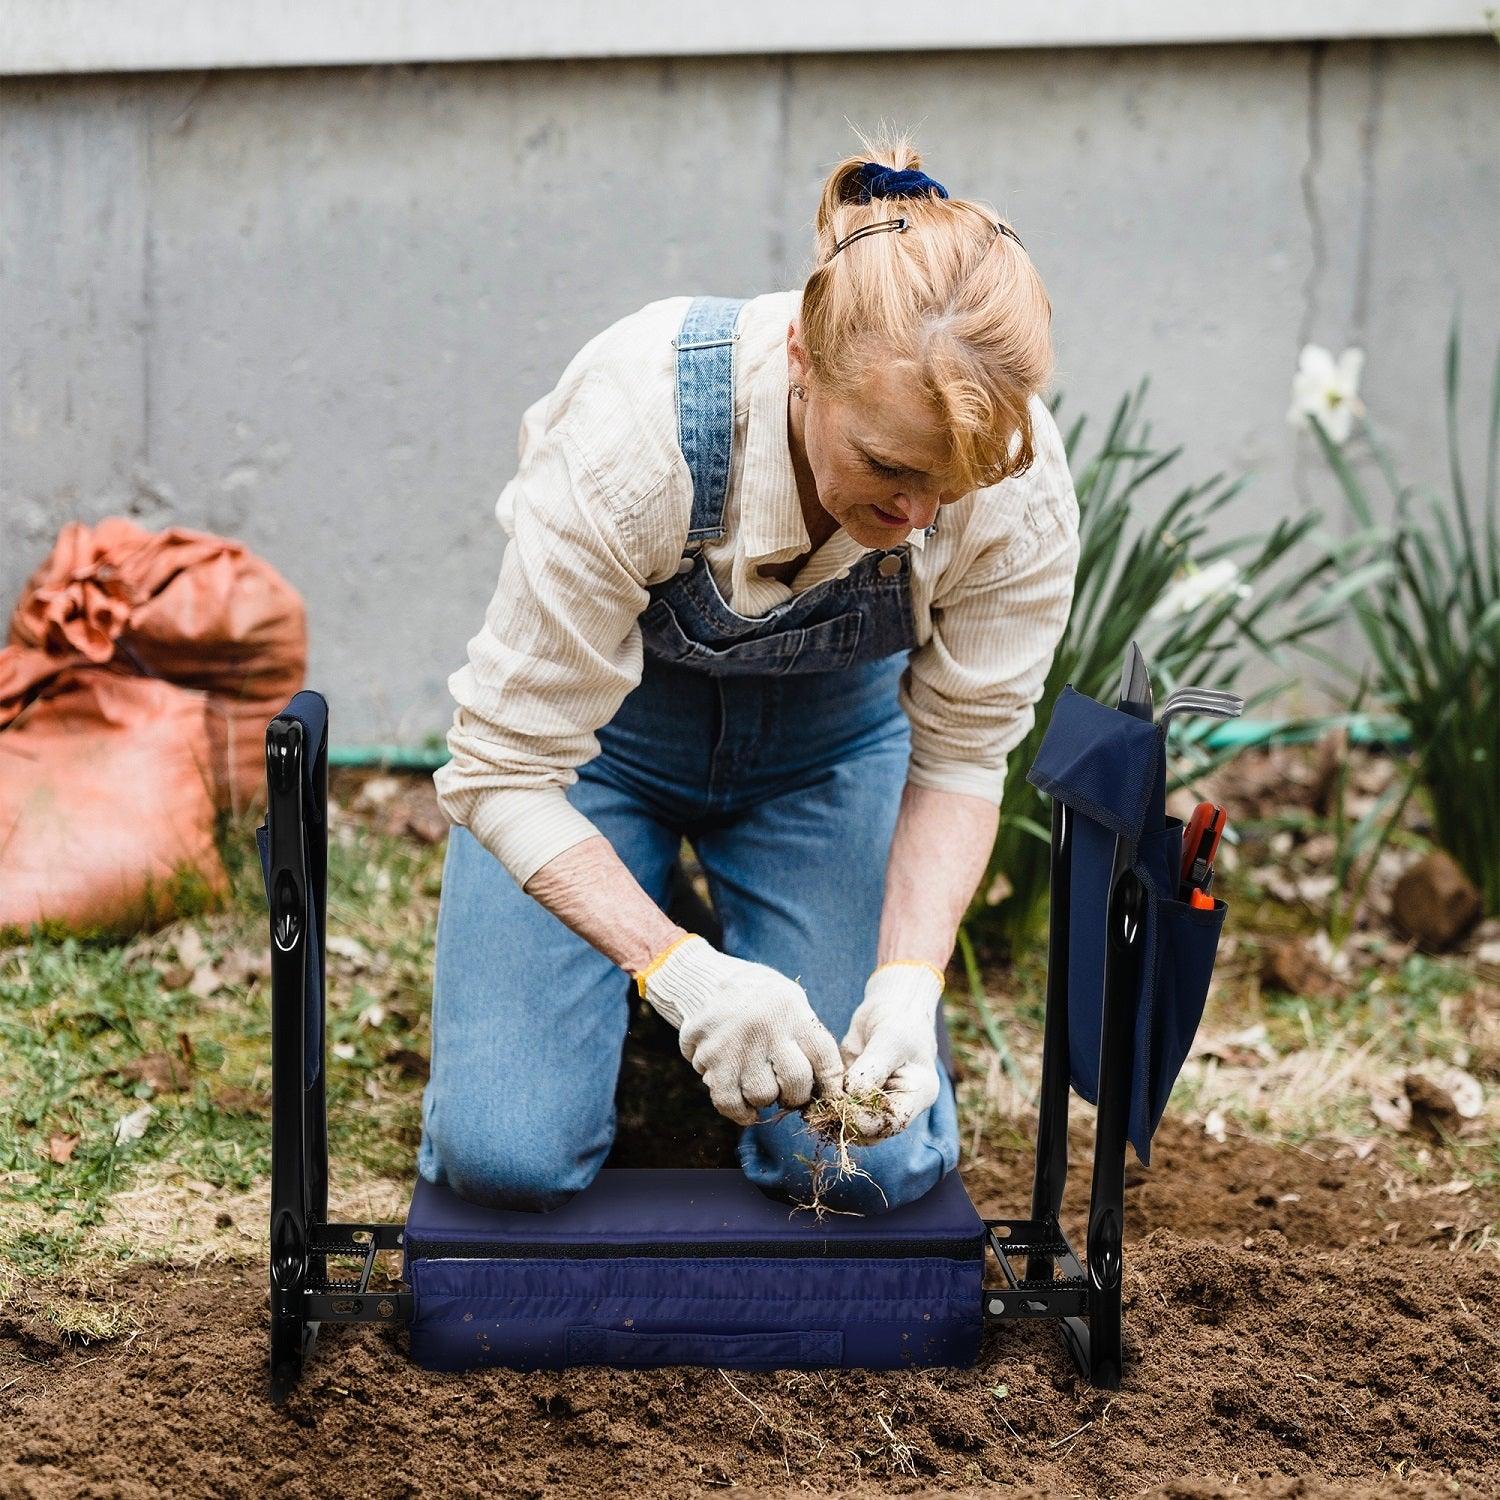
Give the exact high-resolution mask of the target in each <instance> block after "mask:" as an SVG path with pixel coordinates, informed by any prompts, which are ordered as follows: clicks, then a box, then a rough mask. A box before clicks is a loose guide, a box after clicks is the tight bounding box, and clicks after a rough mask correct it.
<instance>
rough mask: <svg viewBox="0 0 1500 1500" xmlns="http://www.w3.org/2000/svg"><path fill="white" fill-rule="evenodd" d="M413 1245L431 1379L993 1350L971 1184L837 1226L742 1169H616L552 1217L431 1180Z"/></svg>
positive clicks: (968, 1356) (913, 1358)
mask: <svg viewBox="0 0 1500 1500" xmlns="http://www.w3.org/2000/svg"><path fill="white" fill-rule="evenodd" d="M404 1247H405V1264H406V1280H407V1281H408V1282H409V1284H410V1286H411V1289H412V1299H413V1306H412V1320H411V1353H412V1358H413V1359H415V1360H416V1361H417V1363H418V1364H420V1365H423V1366H425V1367H426V1368H428V1369H433V1370H465V1369H471V1368H474V1367H476V1366H485V1365H501V1366H507V1367H511V1368H521V1369H537V1368H558V1367H561V1366H565V1365H621V1366H630V1367H638V1366H647V1365H707V1366H718V1367H722V1368H727V1369H739V1370H769V1369H778V1370H786V1369H811V1368H818V1367H827V1366H833V1367H839V1366H842V1367H846V1368H847V1367H861V1368H866V1369H871V1368H873V1369H896V1368H900V1367H902V1366H916V1365H966V1364H972V1363H973V1361H974V1359H975V1358H976V1356H977V1354H978V1350H979V1335H980V1330H981V1324H982V1320H981V1317H980V1308H981V1293H980V1286H981V1281H982V1278H983V1271H984V1253H985V1233H984V1225H983V1222H982V1221H981V1220H980V1218H979V1215H978V1214H977V1213H976V1212H975V1210H974V1206H973V1204H972V1203H970V1201H969V1197H968V1194H967V1193H966V1192H965V1191H964V1188H963V1184H962V1183H961V1182H960V1181H959V1178H958V1175H957V1173H950V1174H949V1175H948V1176H947V1177H945V1178H944V1179H943V1181H942V1182H940V1183H939V1184H938V1186H937V1187H936V1188H934V1189H933V1190H932V1192H930V1193H928V1194H927V1195H926V1196H925V1197H924V1198H922V1199H920V1200H919V1201H918V1202H916V1203H909V1204H906V1205H903V1206H902V1207H900V1208H896V1209H892V1210H891V1211H890V1212H889V1213H884V1214H881V1215H879V1216H878V1217H875V1218H854V1217H834V1218H829V1219H825V1220H822V1221H819V1220H817V1219H815V1218H814V1217H813V1215H812V1214H810V1213H808V1212H805V1211H800V1210H798V1211H794V1210H793V1209H792V1208H791V1207H790V1206H789V1205H787V1204H785V1203H780V1202H777V1201H775V1200H773V1199H771V1198H768V1197H766V1196H765V1195H764V1194H762V1193H761V1192H760V1191H759V1189H757V1188H755V1187H754V1186H753V1185H752V1184H751V1183H749V1182H748V1181H746V1179H745V1178H744V1177H743V1176H742V1175H741V1174H740V1173H739V1172H735V1171H725V1170H717V1171H716V1170H712V1169H706V1170H688V1169H683V1170H663V1169H652V1168H623V1167H621V1168H606V1169H605V1170H604V1171H602V1172H601V1173H600V1174H599V1176H598V1178H597V1179H596V1180H595V1182H594V1183H593V1185H592V1186H591V1187H589V1188H588V1189H587V1190H585V1191H584V1192H582V1193H580V1194H578V1195H577V1197H575V1198H573V1199H571V1200H570V1201H569V1202H567V1203H565V1204H564V1205H563V1206H562V1207H561V1208H557V1209H554V1210H553V1211H552V1212H550V1213H544V1214H537V1213H523V1212H519V1211H511V1210H505V1209H490V1208H482V1207H479V1206H477V1205H475V1204H472V1203H469V1202H466V1201H465V1200H463V1199H461V1198H458V1197H456V1196H455V1195H454V1194H452V1193H450V1192H448V1191H447V1190H446V1189H445V1188H440V1187H434V1186H433V1185H432V1184H431V1183H429V1182H427V1181H425V1180H422V1179H419V1180H418V1182H417V1188H416V1192H415V1193H414V1194H413V1196H412V1202H411V1211H410V1213H409V1214H408V1216H407V1221H406V1235H405V1242H404Z"/></svg>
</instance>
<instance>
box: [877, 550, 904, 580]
mask: <svg viewBox="0 0 1500 1500" xmlns="http://www.w3.org/2000/svg"><path fill="white" fill-rule="evenodd" d="M875 571H876V572H878V573H879V574H880V576H881V577H882V578H894V577H895V576H896V574H897V573H899V572H900V571H901V559H900V558H899V557H898V556H897V555H896V554H895V553H894V552H891V553H888V554H887V555H886V556H885V557H882V558H881V559H880V562H879V563H878V564H877V566H876V570H875Z"/></svg>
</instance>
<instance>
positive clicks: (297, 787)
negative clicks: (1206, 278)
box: [266, 718, 328, 1400]
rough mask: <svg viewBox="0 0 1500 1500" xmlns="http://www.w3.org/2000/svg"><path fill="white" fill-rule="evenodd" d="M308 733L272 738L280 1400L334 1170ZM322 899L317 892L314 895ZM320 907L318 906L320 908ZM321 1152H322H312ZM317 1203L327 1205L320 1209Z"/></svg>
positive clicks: (298, 1363)
mask: <svg viewBox="0 0 1500 1500" xmlns="http://www.w3.org/2000/svg"><path fill="white" fill-rule="evenodd" d="M307 752H308V747H307V745H306V732H305V730H304V727H303V726H302V724H300V723H298V722H297V721H296V720H294V719H288V718H279V719H276V720H274V721H273V722H272V723H271V725H270V727H269V728H268V730H267V731H266V780H267V790H268V805H267V811H266V831H267V833H266V841H267V856H268V857H267V861H266V883H267V894H268V900H269V905H270V918H271V1394H272V1399H273V1400H280V1399H281V1398H282V1397H284V1396H285V1395H286V1393H287V1392H288V1391H289V1390H290V1389H291V1387H292V1386H293V1385H294V1384H295V1383H296V1380H297V1377H298V1376H299V1375H300V1374H301V1371H302V1365H303V1363H304V1362H305V1361H306V1359H307V1358H308V1356H309V1355H310V1354H311V1353H312V1347H313V1342H314V1340H315V1339H316V1338H317V1334H318V1325H317V1323H315V1322H309V1320H308V1318H307V1316H306V1305H305V1294H306V1289H307V1284H308V1281H309V1279H310V1278H315V1279H319V1280H321V1276H320V1274H319V1272H320V1270H321V1267H315V1266H314V1265H313V1264H312V1263H311V1255H310V1243H311V1235H312V1227H313V1224H314V1223H315V1222H316V1216H315V1210H320V1211H321V1212H322V1213H326V1210H327V1191H328V1161H327V1149H328V1148H327V1136H326V1125H325V1114H324V1108H323V1077H322V1069H321V1068H320V1069H319V1070H318V1078H317V1081H316V1086H315V1088H313V1089H309V1088H308V1087H307V1063H306V1044H307V1015H308V1009H309V1006H310V1005H311V1004H312V1003H313V1000H314V997H313V996H312V995H310V994H309V993H308V944H309V943H310V942H313V943H315V942H317V940H318V935H317V933H316V932H315V931H309V923H308V908H309V895H310V894H311V892H310V884H311V881H312V864H311V862H310V860H309V859H308V849H307V842H308V839H307V835H308V819H307V816H306V809H305V808H304V805H303V801H304V788H305V784H306V777H305V775H304V769H303V767H304V756H305V755H306V754H307ZM318 894H319V895H321V892H319V893H318ZM318 904H319V905H320V906H321V904H322V903H321V901H320V902H319V903H318ZM315 1147H316V1150H315ZM315 1195H316V1196H317V1197H318V1198H320V1199H321V1202H319V1203H316V1204H315Z"/></svg>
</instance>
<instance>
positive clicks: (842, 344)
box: [801, 129, 1052, 494]
mask: <svg viewBox="0 0 1500 1500" xmlns="http://www.w3.org/2000/svg"><path fill="white" fill-rule="evenodd" d="M855 134H856V135H858V136H859V138H860V141H861V142H862V143H863V144H864V147H865V153H864V155H862V156H850V157H846V158H845V159H844V160H843V161H841V162H840V163H839V164H838V165H837V166H836V167H835V168H834V169H833V171H832V172H831V173H830V174H829V176H828V180H827V182H826V183H825V184H824V186H823V197H822V201H821V202H820V203H819V204H818V217H817V261H818V264H817V268H816V269H815V270H814V271H813V273H812V275H811V276H809V277H808V279H807V284H806V286H805V287H804V289H803V292H802V318H801V324H802V342H803V344H804V345H805V346H806V348H807V351H808V361H809V364H810V366H811V378H812V381H813V383H814V384H815V385H816V386H817V387H819V388H820V389H822V390H825V391H827V392H828V393H829V394H831V395H832V396H834V397H835V398H837V399H840V400H847V399H850V398H857V397H858V396H859V394H860V392H861V390H862V388H863V386H864V384H865V382H866V379H867V376H868V372H869V370H870V369H871V367H872V364H873V362H875V361H878V362H879V364H880V365H881V366H882V367H885V368H895V369H897V370H904V371H905V372H906V373H908V374H909V375H910V376H912V377H913V378H914V379H915V381H916V383H917V388H918V389H919V390H920V391H921V392H922V393H923V394H924V396H925V397H926V399H927V401H928V402H929V404H930V406H931V409H932V414H933V416H934V418H935V419H936V421H937V423H938V425H939V427H940V429H941V430H942V431H943V432H944V433H946V435H947V438H948V445H949V459H948V463H947V465H946V466H945V468H944V471H943V473H942V475H941V476H940V477H941V478H942V480H943V482H944V487H945V488H952V489H956V490H957V491H959V493H962V494H968V493H969V492H970V491H971V490H975V489H982V488H983V487H985V486H986V485H991V484H996V483H998V482H999V481H1000V480H1002V479H1008V478H1011V477H1013V476H1014V475H1017V474H1021V473H1024V472H1025V471H1026V469H1028V468H1029V467H1030V465H1031V462H1032V458H1033V456H1034V452H1033V447H1032V429H1031V414H1030V408H1029V401H1030V398H1031V397H1032V396H1033V395H1035V394H1037V393H1039V392H1040V391H1041V390H1043V389H1044V388H1045V386H1046V384H1047V380H1048V378H1049V377H1050V375H1051V372H1052V334H1051V325H1052V303H1051V301H1050V299H1049V298H1048V296H1047V289H1046V288H1045V287H1044V286H1043V285H1042V278H1041V277H1040V276H1039V275H1038V274H1037V271H1036V267H1035V266H1033V265H1032V263H1031V257H1030V256H1029V255H1027V253H1026V251H1025V250H1024V249H1023V248H1022V247H1021V245H1020V243H1019V242H1018V241H1017V240H1016V239H1014V238H1013V237H1012V236H1011V235H1010V234H1007V233H1000V232H997V230H996V228H995V226H996V224H997V223H998V222H1001V221H1000V216H999V215H998V214H997V213H996V212H995V210H994V209H993V208H992V207H991V206H990V205H989V204H988V203H984V202H982V201H978V200H973V199H968V198H953V197H950V198H939V197H937V196H936V195H931V196H923V197H916V198H875V199H872V200H871V201H870V202H868V203H862V202H860V201H859V200H860V198H861V196H862V195H863V189H862V188H861V186H860V183H859V169H860V167H861V166H863V165H864V163H865V162H867V161H873V162H879V163H881V165H883V166H887V167H892V168H894V169H895V170H897V171H904V170H907V169H909V168H920V167H921V165H922V158H921V156H920V155H919V154H918V152H917V149H916V147H915V146H914V145H913V144H912V141H911V139H910V137H909V136H907V135H906V134H905V133H902V132H891V131H889V130H884V129H883V130H882V131H881V132H880V133H879V134H878V135H877V136H876V137H875V138H874V139H869V138H867V137H866V136H865V135H864V134H863V133H862V132H860V131H856V132H855ZM898 216H899V217H902V218H905V219H906V221H907V226H908V227H907V229H906V230H905V231H904V232H902V233H895V232H886V233H879V234H867V235H862V236H861V237H860V238H859V239H858V240H856V241H855V242H854V243H853V244H850V245H846V246H845V247H844V248H843V249H842V250H839V251H837V252H836V251H835V247H836V246H837V244H838V242H839V241H840V240H842V239H844V237H845V236H847V235H849V234H851V233H852V232H853V231H854V230H856V229H859V228H860V227H861V226H862V225H865V224H878V223H880V222H882V221H883V220H886V219H892V218H896V217H898Z"/></svg>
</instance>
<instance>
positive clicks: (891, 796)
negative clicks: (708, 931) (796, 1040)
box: [696, 720, 958, 1214]
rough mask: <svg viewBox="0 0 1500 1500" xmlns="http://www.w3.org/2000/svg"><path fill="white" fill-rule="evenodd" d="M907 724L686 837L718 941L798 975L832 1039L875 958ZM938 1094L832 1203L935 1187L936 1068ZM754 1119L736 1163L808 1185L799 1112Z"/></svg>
mask: <svg viewBox="0 0 1500 1500" xmlns="http://www.w3.org/2000/svg"><path fill="white" fill-rule="evenodd" d="M908 749H909V736H908V734H907V733H906V732H905V726H904V720H903V721H901V726H900V730H899V731H896V732H891V733H886V734H883V735H880V736H879V737H877V738H876V739H874V740H873V741H872V742H871V743H869V744H868V746H867V747H866V748H863V749H862V750H861V751H860V752H859V753H858V754H855V755H853V756H851V757H849V758H847V759H844V760H841V761H839V762H837V763H836V764H833V765H829V766H825V767H822V768H821V769H819V770H818V771H816V772H815V773H814V774H813V775H812V776H811V778H810V779H808V780H807V781H806V782H804V783H802V784H799V785H797V786H795V787H792V788H790V789H789V790H787V791H784V792H782V793H780V794H779V795H777V796H774V797H772V798H770V799H768V800H766V801H763V802H761V803H760V804H759V805H757V806H755V807H754V808H752V809H750V810H749V811H747V812H746V813H744V814H743V815H741V816H740V817H739V818H737V819H736V820H735V821H734V822H733V823H732V824H730V825H729V826H726V827H722V828H717V829H714V830H712V831H709V832H706V833H704V834H702V835H701V836H700V837H699V838H698V839H697V841H696V843H697V850H698V857H699V859H700V861H701V862H702V864H703V868H704V872H705V874H706V876H707V878H708V882H709V887H710V890H711V892H712V894H713V899H714V906H715V908H716V910H717V911H718V914H719V918H720V920H721V921H722V923H723V927H724V949H725V951H726V952H727V953H732V954H734V955H735V956H736V957H739V958H745V959H752V960H754V961H756V962H758V963H765V964H770V965H771V966H772V967H773V968H776V969H779V970H781V972H782V973H784V974H789V975H791V976H792V977H793V978H796V979H798V980H799V981H800V982H801V984H802V986H803V988H804V989H806V991H807V995H808V999H809V1000H810V1001H811V1002H812V1006H813V1009H814V1010H815V1011H816V1012H817V1013H818V1016H819V1017H820V1019H821V1020H822V1021H823V1022H824V1024H825V1025H826V1026H827V1027H828V1029H829V1030H830V1031H831V1032H832V1033H833V1036H834V1040H835V1041H842V1039H843V1036H844V1033H845V1031H846V1030H847V1029H848V1026H849V1021H850V1018H851V1017H852V1016H853V1014H854V1011H855V1009H856V1007H857V1006H858V1005H859V1002H860V1001H861V1000H862V999H863V998H864V986H865V980H866V979H867V978H868V977H869V975H870V972H871V970H872V969H873V968H874V967H875V955H876V947H877V941H878V937H879V930H880V912H881V906H882V903H883V899H884V889H885V869H886V862H887V859H888V857H889V854H890V847H891V838H892V835H893V834H894V832H895V826H896V814H897V812H898V810H899V806H900V801H901V790H902V787H903V785H904V784H905V780H906V767H907V758H908ZM939 1074H940V1078H941V1083H942V1089H941V1092H940V1093H939V1095H938V1100H937V1103H936V1104H934V1105H933V1106H932V1108H931V1109H929V1110H925V1111H924V1112H923V1113H922V1114H920V1115H918V1116H917V1118H916V1119H915V1120H913V1121H912V1123H911V1124H910V1125H909V1126H908V1127H907V1128H906V1129H905V1130H904V1131H902V1132H901V1133H900V1134H899V1135H896V1136H892V1137H891V1138H889V1139H888V1140H884V1141H880V1142H878V1143H876V1144H875V1145H873V1146H870V1147H863V1148H856V1150H855V1153H854V1154H855V1156H856V1158H857V1161H858V1164H859V1166H860V1167H861V1169H862V1170H863V1171H865V1172H866V1173H868V1174H869V1179H870V1180H866V1179H863V1178H858V1177H856V1178H849V1179H844V1180H838V1181H834V1182H833V1183H831V1184H829V1185H828V1190H827V1191H826V1192H825V1194H824V1201H825V1202H827V1203H828V1205H829V1206H830V1207H832V1208H835V1209H842V1210H845V1211H849V1212H856V1213H866V1214H869V1213H879V1212H881V1211H882V1210H884V1209H886V1208H895V1207H896V1206H897V1205H898V1204H902V1203H908V1202H910V1201H912V1200H913V1199H915V1198H919V1197H921V1196H922V1194H923V1193H925V1192H927V1191H928V1190H929V1189H931V1188H933V1187H934V1186H936V1184H937V1183H938V1181H939V1180H940V1179H941V1178H942V1177H943V1176H944V1175H945V1174H946V1173H948V1172H951V1171H952V1170H953V1168H954V1167H955V1166H956V1165H957V1163H958V1116H957V1110H956V1107H955V1103H954V1097H953V1085H952V1082H951V1081H950V1080H949V1078H948V1075H947V1072H946V1070H944V1069H942V1068H941V1067H940V1068H939ZM777 1113H778V1111H776V1110H775V1109H768V1110H766V1111H764V1118H763V1120H762V1122H761V1123H759V1124H756V1125H752V1126H750V1127H749V1128H748V1129H746V1131H745V1132H744V1134H743V1135H742V1136H741V1138H740V1161H741V1164H742V1166H743V1168H744V1171H745V1175H746V1176H747V1177H748V1178H749V1179H750V1180H751V1181H752V1182H754V1183H755V1184H756V1185H757V1186H758V1187H760V1188H762V1189H764V1190H765V1191H767V1192H770V1193H772V1194H774V1195H775V1196H777V1197H780V1198H785V1199H788V1200H790V1201H793V1202H806V1201H807V1199H808V1196H809V1194H810V1192H811V1178H810V1175H809V1171H808V1165H807V1164H808V1161H809V1160H810V1159H812V1158H813V1156H814V1154H815V1150H816V1143H815V1142H814V1141H813V1140H812V1138H811V1137H810V1136H809V1134H808V1132H807V1128H806V1126H805V1124H804V1122H803V1120H802V1117H801V1115H800V1114H797V1113H795V1112H793V1113H791V1114H788V1115H786V1116H785V1118H783V1119H780V1120H773V1117H774V1116H775V1115H776V1114H777Z"/></svg>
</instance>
